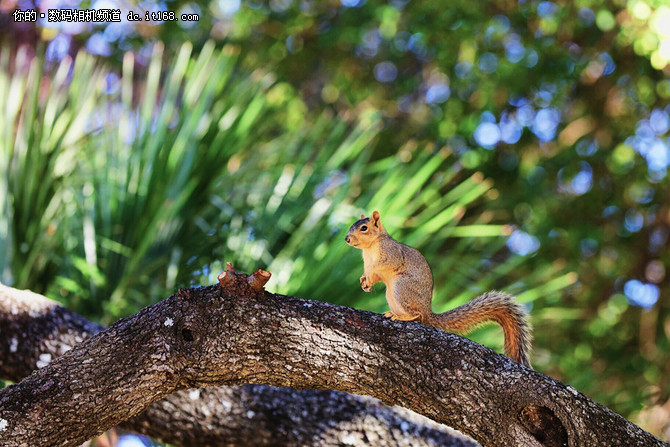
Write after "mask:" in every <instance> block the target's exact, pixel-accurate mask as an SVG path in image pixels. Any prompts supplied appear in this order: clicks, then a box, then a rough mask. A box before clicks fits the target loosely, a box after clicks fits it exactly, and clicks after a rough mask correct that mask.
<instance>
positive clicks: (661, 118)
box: [649, 109, 670, 136]
mask: <svg viewBox="0 0 670 447" xmlns="http://www.w3.org/2000/svg"><path fill="white" fill-rule="evenodd" d="M649 126H650V127H651V128H652V130H653V131H654V133H655V134H656V135H659V136H660V135H663V134H664V133H666V132H667V131H668V129H670V118H669V117H668V112H666V111H665V110H662V109H654V110H653V111H652V112H651V115H649Z"/></svg>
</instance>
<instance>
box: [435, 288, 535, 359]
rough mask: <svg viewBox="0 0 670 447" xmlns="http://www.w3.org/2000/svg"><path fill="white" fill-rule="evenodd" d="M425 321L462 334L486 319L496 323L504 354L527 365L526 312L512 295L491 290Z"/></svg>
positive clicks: (529, 338) (529, 336) (528, 329)
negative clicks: (503, 337) (501, 333)
mask: <svg viewBox="0 0 670 447" xmlns="http://www.w3.org/2000/svg"><path fill="white" fill-rule="evenodd" d="M431 320H432V321H427V322H426V323H427V324H429V325H431V326H435V327H438V328H440V329H444V330H447V331H450V332H456V333H458V334H466V333H468V332H470V331H471V330H472V329H474V328H476V327H478V326H481V325H482V324H485V323H488V322H495V323H498V324H499V325H500V326H501V327H502V329H503V333H504V334H505V354H507V356H509V357H510V358H512V359H514V360H516V361H517V362H519V363H521V364H522V365H525V366H529V367H530V360H529V358H528V354H529V350H530V342H531V334H530V326H529V324H528V322H527V317H526V312H525V311H524V310H523V308H522V307H521V306H520V305H519V303H517V302H516V301H515V300H514V298H513V297H512V295H509V294H507V293H503V292H498V291H491V292H486V293H484V294H483V295H480V296H478V297H477V298H475V299H473V300H472V301H470V302H468V303H465V304H463V305H462V306H459V307H457V308H455V309H452V310H450V311H448V312H444V313H441V314H432V316H431Z"/></svg>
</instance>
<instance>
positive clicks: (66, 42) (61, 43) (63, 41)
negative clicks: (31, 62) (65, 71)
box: [46, 34, 70, 61]
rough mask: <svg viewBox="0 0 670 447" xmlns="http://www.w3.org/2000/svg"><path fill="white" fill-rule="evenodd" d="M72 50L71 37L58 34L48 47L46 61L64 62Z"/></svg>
mask: <svg viewBox="0 0 670 447" xmlns="http://www.w3.org/2000/svg"><path fill="white" fill-rule="evenodd" d="M69 50H70V36H68V35H66V34H58V35H57V36H56V37H54V38H53V39H52V40H51V42H49V45H48V46H47V51H46V59H47V60H48V61H60V60H62V59H63V58H64V57H65V56H66V55H67V53H68V51H69Z"/></svg>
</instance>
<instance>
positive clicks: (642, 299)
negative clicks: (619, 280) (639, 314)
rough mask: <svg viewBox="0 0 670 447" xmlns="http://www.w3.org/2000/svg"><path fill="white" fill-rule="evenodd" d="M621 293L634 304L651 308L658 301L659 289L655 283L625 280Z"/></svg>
mask: <svg viewBox="0 0 670 447" xmlns="http://www.w3.org/2000/svg"><path fill="white" fill-rule="evenodd" d="M623 293H624V295H626V298H627V299H628V302H629V303H630V304H632V305H634V306H639V307H643V308H645V309H651V308H652V307H653V306H654V304H656V302H657V301H658V297H659V289H658V286H656V285H655V284H649V283H643V282H641V281H638V280H637V279H631V280H630V281H626V284H625V285H624V286H623Z"/></svg>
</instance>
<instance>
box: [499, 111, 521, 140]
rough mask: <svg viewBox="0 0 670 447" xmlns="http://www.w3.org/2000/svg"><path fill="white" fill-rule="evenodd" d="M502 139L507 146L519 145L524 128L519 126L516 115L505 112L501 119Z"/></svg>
mask: <svg viewBox="0 0 670 447" xmlns="http://www.w3.org/2000/svg"><path fill="white" fill-rule="evenodd" d="M499 127H500V139H501V140H502V141H504V142H505V143H507V144H514V143H517V142H518V141H519V140H520V139H521V134H522V133H523V126H521V124H519V122H518V121H517V120H516V118H515V117H514V115H512V114H509V113H507V112H503V114H502V116H501V117H500V124H499Z"/></svg>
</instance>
